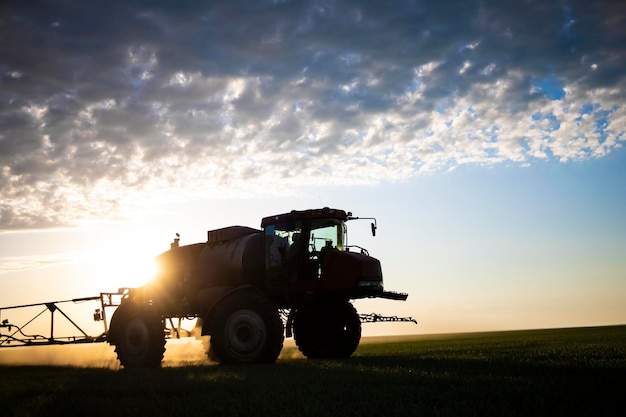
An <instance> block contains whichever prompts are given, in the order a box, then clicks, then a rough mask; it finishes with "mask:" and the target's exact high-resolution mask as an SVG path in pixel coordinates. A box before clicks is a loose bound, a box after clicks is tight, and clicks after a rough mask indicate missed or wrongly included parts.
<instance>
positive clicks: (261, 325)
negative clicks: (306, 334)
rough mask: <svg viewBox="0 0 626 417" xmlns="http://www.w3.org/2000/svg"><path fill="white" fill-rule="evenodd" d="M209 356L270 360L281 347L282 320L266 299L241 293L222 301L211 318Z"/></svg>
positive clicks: (220, 359)
mask: <svg viewBox="0 0 626 417" xmlns="http://www.w3.org/2000/svg"><path fill="white" fill-rule="evenodd" d="M210 323H211V325H210V329H211V347H210V350H209V358H210V359H215V360H217V361H218V362H220V363H271V362H274V361H275V360H276V358H278V355H279V354H280V351H281V350H282V348H283V340H284V336H283V322H282V320H281V318H280V315H279V314H278V310H277V309H276V307H274V305H272V303H270V301H269V300H267V299H266V298H265V297H263V296H262V295H260V294H256V293H250V292H246V293H240V294H235V295H233V296H230V297H228V298H227V299H226V300H224V301H223V302H221V303H220V304H219V305H218V306H217V307H216V310H215V313H214V314H213V317H212V318H211V320H210Z"/></svg>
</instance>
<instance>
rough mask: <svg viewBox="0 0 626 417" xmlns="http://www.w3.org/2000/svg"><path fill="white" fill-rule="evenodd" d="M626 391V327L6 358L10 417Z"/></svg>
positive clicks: (493, 406)
mask: <svg viewBox="0 0 626 417" xmlns="http://www.w3.org/2000/svg"><path fill="white" fill-rule="evenodd" d="M168 343H169V342H168ZM25 349H29V348H25ZM37 349H38V348H37ZM6 350H11V349H6ZM3 354H4V351H0V357H1V356H2V355H3ZM166 359H167V357H166ZM625 394H626V326H608V327H593V328H573V329H550V330H528V331H511V332H493V333H469V334H453V335H430V336H407V337H392V338H384V339H383V338H380V339H378V338H372V339H364V340H363V341H362V343H361V345H360V346H359V348H358V349H357V351H356V353H355V354H354V355H353V356H352V357H351V358H348V359H341V360H307V359H304V358H303V357H302V356H301V355H299V353H298V352H297V349H296V348H295V347H294V346H293V345H292V344H291V345H287V346H286V347H285V349H284V351H283V354H282V355H281V357H280V358H279V360H278V361H277V362H276V364H274V365H254V366H225V365H216V364H212V363H210V362H208V361H207V360H197V361H195V362H181V363H180V364H179V365H177V366H167V364H166V363H164V366H163V367H162V368H160V369H153V370H125V369H111V367H93V366H92V367H85V366H83V367H73V366H50V365H47V366H42V365H36V366H33V365H31V366H26V365H19V366H15V365H10V364H6V361H5V362H3V365H0V415H1V416H6V417H9V416H114V417H118V416H119V417H121V416H135V417H143V416H151V417H154V416H186V417H191V416H242V417H252V416H290V417H292V416H344V417H347V416H385V417H386V416H403V417H408V416H481V417H485V416H593V417H597V416H615V415H622V413H623V405H624V401H625V400H624V398H625Z"/></svg>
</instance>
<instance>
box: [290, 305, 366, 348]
mask: <svg viewBox="0 0 626 417" xmlns="http://www.w3.org/2000/svg"><path fill="white" fill-rule="evenodd" d="M293 329H294V339H295V341H296V345H297V346H298V349H300V352H302V354H303V355H304V356H306V357H307V358H311V359H317V358H347V357H349V356H350V355H352V353H354V351H355V350H356V348H357V346H359V342H360V340H361V320H360V319H359V315H358V314H357V312H356V309H355V308H354V307H353V306H352V304H350V303H349V302H347V301H346V302H341V303H335V304H330V305H324V304H318V305H312V306H306V307H302V308H299V309H298V310H296V312H295V314H294V320H293Z"/></svg>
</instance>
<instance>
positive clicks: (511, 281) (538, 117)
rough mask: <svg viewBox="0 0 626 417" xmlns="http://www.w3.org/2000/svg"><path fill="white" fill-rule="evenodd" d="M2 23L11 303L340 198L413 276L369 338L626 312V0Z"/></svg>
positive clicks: (12, 5)
mask: <svg viewBox="0 0 626 417" xmlns="http://www.w3.org/2000/svg"><path fill="white" fill-rule="evenodd" d="M0 28H1V29H0V306H8V305H17V304H27V303H33V302H40V301H50V300H63V299H68V298H75V297H84V296H91V295H97V294H98V293H99V292H100V291H115V290H116V289H117V288H119V287H128V286H136V285H141V283H142V282H145V281H146V280H147V279H149V278H150V276H151V274H152V273H153V268H154V264H153V263H152V260H153V258H154V257H155V256H156V255H158V254H159V253H161V252H163V251H165V250H167V249H168V248H169V243H170V242H171V241H172V239H173V237H174V235H175V233H180V234H181V244H190V243H196V242H201V241H204V240H206V231H207V230H210V229H215V228H220V227H225V226H230V225H245V226H250V227H256V228H258V227H259V226H260V222H261V218H262V217H265V216H269V215H273V214H278V213H284V212H288V211H290V210H292V209H298V210H302V209H307V208H318V207H324V206H330V207H335V208H341V209H345V210H346V211H352V212H353V213H354V215H355V216H361V217H376V219H377V221H378V226H379V229H378V233H377V236H376V237H372V236H371V235H369V225H368V223H367V222H359V221H355V222H350V223H349V241H350V243H351V244H358V245H360V246H363V247H366V248H367V249H368V250H369V252H370V254H371V255H372V256H374V257H377V258H378V259H380V260H381V263H382V268H383V274H384V279H385V286H386V289H388V290H393V291H400V292H407V293H409V298H408V299H407V301H406V302H398V301H391V300H365V301H357V302H356V306H357V308H358V310H359V312H361V313H369V312H377V313H381V314H386V315H399V316H412V317H414V318H415V319H416V320H417V321H418V322H419V323H418V325H413V324H399V325H393V324H365V325H364V335H387V334H419V333H447V332H472V331H489V330H514V329H528V328H547V327H574V326H596V325H612V324H625V323H626V192H625V191H626V150H625V149H624V142H625V141H626V134H625V131H626V109H625V105H626V102H625V98H626V49H624V48H623V45H625V44H626V5H624V4H623V3H621V2H616V1H606V0H600V1H593V2H589V1H583V0H579V1H574V0H571V1H568V0H559V1H545V0H542V1H519V0H516V1H495V0H483V1H466V0H462V1H461V0H459V1H408V0H407V1H389V2H381V1H374V0H372V1H288V0H284V1H281V0H275V1H245V2H244V1H233V0H229V1H223V2H222V1H181V2H168V1H163V2H158V1H133V0H128V1H113V0H107V1H90V2H84V1H78V0H66V1H29V2H24V1H17V0H6V1H4V2H2V4H1V5H0ZM2 318H3V319H4V318H6V317H5V316H3V317H2ZM87 318H90V317H87Z"/></svg>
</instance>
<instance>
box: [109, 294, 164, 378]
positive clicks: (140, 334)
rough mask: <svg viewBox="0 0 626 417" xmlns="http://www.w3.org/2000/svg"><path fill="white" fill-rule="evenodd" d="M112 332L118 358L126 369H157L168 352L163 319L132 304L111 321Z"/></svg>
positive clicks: (122, 306)
mask: <svg viewBox="0 0 626 417" xmlns="http://www.w3.org/2000/svg"><path fill="white" fill-rule="evenodd" d="M110 333H111V336H112V340H111V341H112V343H114V344H115V352H116V353H117V358H118V359H119V361H120V363H121V364H122V366H123V367H124V368H156V367H158V366H160V364H161V361H162V360H163V354H164V353H165V332H164V325H163V320H162V319H161V317H160V316H159V315H158V314H156V313H154V312H152V311H150V309H149V308H143V307H141V306H137V305H134V304H131V303H126V304H122V305H120V306H119V307H118V308H117V310H116V311H115V313H114V315H113V317H112V319H111V329H110Z"/></svg>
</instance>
